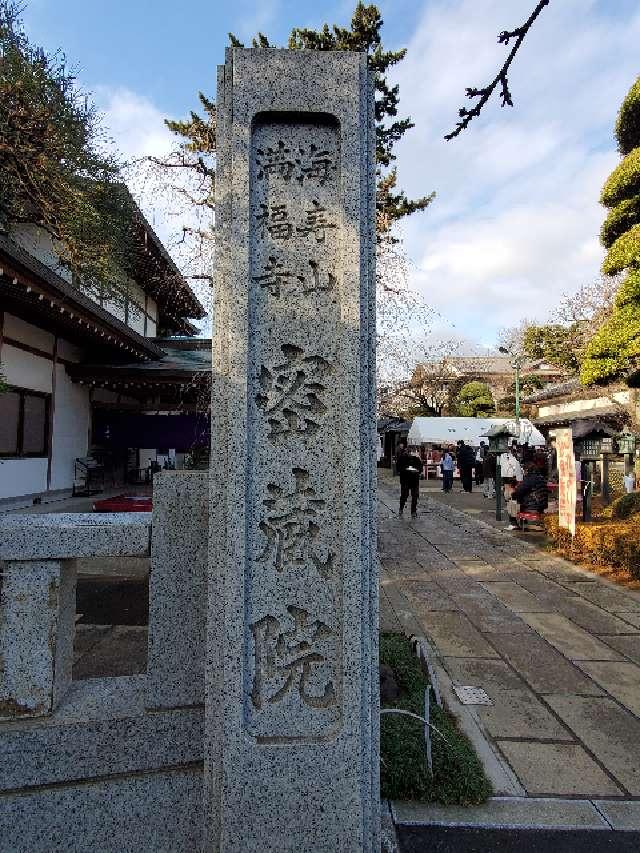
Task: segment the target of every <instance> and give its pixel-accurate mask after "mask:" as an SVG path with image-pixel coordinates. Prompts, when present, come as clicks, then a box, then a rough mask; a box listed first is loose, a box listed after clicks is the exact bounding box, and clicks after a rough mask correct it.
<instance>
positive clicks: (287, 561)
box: [258, 468, 333, 579]
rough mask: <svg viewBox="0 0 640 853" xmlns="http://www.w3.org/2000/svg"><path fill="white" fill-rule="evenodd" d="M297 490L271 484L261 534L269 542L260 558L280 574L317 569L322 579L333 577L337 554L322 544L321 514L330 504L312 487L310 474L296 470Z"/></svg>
mask: <svg viewBox="0 0 640 853" xmlns="http://www.w3.org/2000/svg"><path fill="white" fill-rule="evenodd" d="M293 476H294V480H295V487H294V490H293V491H292V492H286V491H285V490H284V489H283V488H282V486H279V485H277V484H275V483H269V485H268V486H267V490H268V492H269V497H268V498H265V499H264V501H263V507H264V510H265V512H264V516H263V519H262V521H261V522H260V525H259V527H260V530H261V531H262V533H263V534H264V537H265V539H266V543H265V546H264V548H263V550H262V552H261V553H260V554H259V556H258V561H260V562H267V561H268V562H271V563H272V564H273V566H274V567H275V569H276V571H277V572H284V571H285V570H288V569H289V570H298V571H302V572H304V571H305V570H307V569H315V570H316V571H317V572H318V573H319V574H320V576H321V577H322V578H324V579H327V578H329V577H330V575H331V570H332V567H333V554H332V553H331V552H330V551H329V550H328V549H327V548H325V547H323V546H322V545H321V544H320V524H319V521H320V511H321V510H323V509H324V508H325V505H326V502H325V501H324V500H323V499H322V498H320V497H318V495H317V493H316V490H315V489H314V488H313V487H312V486H310V485H309V472H308V471H307V470H305V469H304V468H294V469H293Z"/></svg>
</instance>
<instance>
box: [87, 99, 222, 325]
mask: <svg viewBox="0 0 640 853" xmlns="http://www.w3.org/2000/svg"><path fill="white" fill-rule="evenodd" d="M95 99H96V103H97V105H98V107H99V108H100V110H101V111H102V112H103V115H104V127H105V129H106V130H108V133H109V135H110V136H111V137H112V139H113V141H114V143H115V146H116V148H117V150H118V151H119V153H120V155H121V157H122V158H123V159H124V160H125V161H126V162H127V163H129V164H130V167H129V168H128V169H126V170H125V177H126V180H127V184H128V185H129V188H130V190H131V192H132V194H133V196H134V198H135V200H136V202H137V203H138V204H139V205H140V208H141V209H142V211H143V213H144V214H145V216H146V217H147V219H148V221H149V222H150V223H151V225H152V227H153V228H154V230H155V231H156V232H157V234H158V236H159V237H160V239H161V240H162V241H163V243H164V244H165V246H166V247H167V249H168V250H169V252H170V253H171V255H172V256H173V258H174V260H175V261H176V263H177V264H178V267H179V268H180V269H181V270H182V272H183V273H184V274H185V275H190V274H192V273H198V274H199V273H201V272H202V271H203V263H206V265H207V270H206V272H207V273H208V272H210V270H209V269H208V267H209V266H210V265H211V264H210V259H209V258H208V257H207V259H206V261H205V262H203V261H202V260H201V258H200V257H197V258H196V259H195V260H194V241H193V240H188V241H186V242H185V241H184V240H182V237H183V234H182V230H181V229H182V227H183V226H184V225H187V226H190V227H191V228H193V229H198V228H203V227H207V223H206V222H204V217H205V216H206V212H204V211H202V209H198V210H196V209H194V208H193V207H191V206H190V205H188V204H187V203H186V202H185V199H184V198H183V197H180V196H179V195H178V194H177V193H176V192H175V190H172V189H171V187H170V186H169V185H170V184H171V185H174V184H179V185H180V186H182V187H183V188H185V189H192V190H194V194H195V195H198V190H197V189H195V188H194V186H193V178H192V176H190V175H189V174H187V173H184V172H183V171H182V170H171V171H170V172H169V173H168V172H166V171H163V170H162V169H160V168H159V167H157V166H153V165H150V164H149V162H148V160H146V158H148V157H154V158H158V159H160V160H162V159H164V158H166V157H167V155H169V154H170V152H171V151H172V150H174V149H175V146H176V137H175V136H174V135H173V134H172V133H171V132H170V131H169V130H168V128H167V127H166V125H165V124H164V119H165V116H164V114H163V113H162V112H161V111H160V110H159V109H158V108H157V107H156V106H155V104H154V103H153V102H152V101H150V100H149V99H148V98H145V97H143V96H141V95H139V94H137V93H135V92H132V91H131V90H129V89H123V88H118V89H111V88H109V87H106V86H100V87H98V88H97V89H96V91H95ZM196 264H197V267H196ZM192 284H193V288H194V290H195V291H196V293H197V294H198V296H199V297H200V299H201V301H202V302H203V304H204V305H205V307H207V306H208V304H209V301H210V295H211V294H210V290H209V288H208V286H207V285H206V284H202V283H198V282H197V281H194V282H192ZM201 325H202V328H203V329H204V330H205V333H207V334H208V329H209V321H208V320H204V321H203V322H202V324H201Z"/></svg>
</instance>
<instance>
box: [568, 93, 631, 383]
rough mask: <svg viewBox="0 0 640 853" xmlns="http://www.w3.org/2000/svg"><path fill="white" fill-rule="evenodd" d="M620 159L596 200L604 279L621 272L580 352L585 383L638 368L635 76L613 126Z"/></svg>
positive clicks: (618, 375)
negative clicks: (601, 214)
mask: <svg viewBox="0 0 640 853" xmlns="http://www.w3.org/2000/svg"><path fill="white" fill-rule="evenodd" d="M615 133H616V139H617V142H618V150H619V151H620V153H621V154H622V155H623V159H622V161H621V162H620V163H619V165H618V166H617V167H616V168H615V169H614V170H613V172H612V173H611V175H609V177H608V179H607V181H606V183H605V185H604V187H603V189H602V195H601V197H600V201H601V202H602V204H603V205H604V206H605V207H606V208H608V210H609V213H608V216H607V218H606V220H605V221H604V224H603V226H602V230H601V232H600V239H601V241H602V244H603V245H604V246H605V248H606V249H607V250H608V251H607V255H606V257H605V259H604V263H603V265H602V270H603V272H604V273H605V274H606V275H618V274H621V273H626V275H625V277H624V279H623V281H622V284H621V285H620V288H619V289H618V292H617V294H616V298H615V306H614V309H613V312H612V314H611V316H610V317H609V319H608V320H607V321H606V322H605V323H603V324H602V326H600V328H599V329H598V330H597V332H596V333H595V335H594V336H593V338H592V339H591V341H590V342H589V344H588V345H587V348H586V352H585V359H584V362H583V364H582V369H581V373H580V376H581V379H582V381H583V382H584V383H585V384H590V383H596V382H597V383H605V382H609V381H612V380H614V379H617V378H620V377H628V376H629V374H630V373H634V372H637V370H638V367H639V366H640V77H639V78H638V79H637V80H636V82H635V83H634V84H633V86H632V87H631V89H630V90H629V92H628V94H627V96H626V98H625V99H624V101H623V102H622V106H621V107H620V112H619V114H618V120H617V122H616V129H615Z"/></svg>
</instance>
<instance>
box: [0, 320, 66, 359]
mask: <svg viewBox="0 0 640 853" xmlns="http://www.w3.org/2000/svg"><path fill="white" fill-rule="evenodd" d="M4 336H5V337H7V338H13V339H14V340H16V341H21V343H23V344H29V346H32V347H36V349H40V350H43V351H44V352H48V353H49V354H51V353H53V343H54V340H55V338H54V336H53V335H52V334H51V333H50V332H45V330H44V329H39V328H38V327H37V326H32V325H31V323H26V322H25V321H24V320H21V319H20V318H19V317H14V316H13V314H5V315H4Z"/></svg>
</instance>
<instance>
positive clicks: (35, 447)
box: [0, 388, 50, 457]
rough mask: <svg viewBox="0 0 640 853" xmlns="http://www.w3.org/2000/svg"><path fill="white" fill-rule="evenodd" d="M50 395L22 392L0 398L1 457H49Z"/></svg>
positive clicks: (11, 392)
mask: <svg viewBox="0 0 640 853" xmlns="http://www.w3.org/2000/svg"><path fill="white" fill-rule="evenodd" d="M49 399H50V398H49V395H48V394H38V393H37V392H35V391H27V390H25V389H22V388H10V389H9V390H8V391H7V392H5V393H4V394H0V456H17V457H20V456H46V455H47V450H48V443H49V442H48V438H49Z"/></svg>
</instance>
